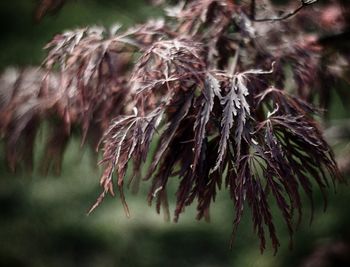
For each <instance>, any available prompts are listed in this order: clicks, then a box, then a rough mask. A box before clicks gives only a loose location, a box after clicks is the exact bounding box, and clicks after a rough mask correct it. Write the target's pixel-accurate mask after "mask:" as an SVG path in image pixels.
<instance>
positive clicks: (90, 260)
mask: <svg viewBox="0 0 350 267" xmlns="http://www.w3.org/2000/svg"><path fill="white" fill-rule="evenodd" d="M34 6H35V1H32V0H12V1H5V0H1V1H0V31H1V32H0V33H1V41H0V51H1V52H0V70H4V69H5V68H6V67H7V66H28V65H39V64H40V62H41V60H42V59H43V57H44V53H43V50H42V47H43V46H44V45H45V43H46V42H47V41H49V40H50V38H52V36H53V35H54V34H56V33H58V32H61V31H63V30H65V29H71V28H76V27H83V26H87V25H93V24H100V25H106V26H108V25H111V24H112V23H114V22H118V23H122V24H123V25H126V26H128V25H131V24H133V23H135V22H142V21H144V20H145V19H146V18H148V17H157V16H160V15H161V14H162V13H161V11H160V9H158V8H156V7H153V6H150V5H149V4H147V2H146V1H144V0H133V1H117V0H77V1H71V3H68V4H67V5H65V6H64V7H63V9H62V10H61V12H59V13H58V14H56V15H54V16H50V17H46V18H45V19H44V20H43V21H42V22H41V23H39V24H36V23H34V22H33V9H34ZM334 99H335V100H334V101H335V103H334V104H333V105H332V109H331V111H330V121H332V120H338V119H342V118H345V117H347V112H346V110H345V108H343V106H342V105H341V104H340V102H341V101H340V100H339V98H337V96H335V98H334ZM44 134H45V131H43V135H44ZM0 146H1V144H0ZM37 148H38V149H37V152H36V159H35V160H36V161H40V160H41V159H42V157H43V156H44V155H43V153H42V152H43V142H42V141H41V140H40V138H39V139H38V140H37ZM336 149H337V148H336ZM0 151H3V150H2V149H1V150H0ZM98 178H99V169H98V168H97V167H96V161H95V159H94V158H93V156H92V155H91V152H90V151H87V150H84V149H82V148H81V147H80V143H79V140H72V141H71V142H70V144H69V148H68V150H67V153H66V155H65V157H64V162H63V168H62V174H61V175H60V176H59V177H57V176H50V175H49V176H47V177H43V176H41V175H40V174H39V172H38V171H34V172H33V173H32V174H28V173H26V172H17V173H15V174H12V173H10V172H9V170H8V169H7V167H6V166H5V164H4V159H3V155H2V154H0V266H3V267H7V266H9V267H10V266H11V267H16V266H33V267H34V266H35V267H41V266H43V267H44V266H52V267H55V266H65V267H70V266H84V267H89V266H91V267H92V266H94V267H98V266H103V267H109V266H152V267H157V266H182V267H186V266H208V267H209V266H239V267H248V266H259V267H264V266H281V267H288V266H344V267H345V266H350V265H349V262H350V259H349V257H350V246H349V241H350V227H349V225H350V214H349V204H348V203H350V193H349V192H348V189H349V188H348V187H346V186H342V187H339V188H338V189H337V192H336V193H334V192H333V190H330V191H331V192H330V194H329V201H328V208H327V211H326V212H324V211H323V203H322V198H321V196H320V194H319V193H318V192H317V191H316V192H315V194H314V196H315V215H314V221H313V222H312V224H311V225H310V224H309V219H310V210H309V204H307V203H306V201H305V203H306V204H305V209H304V211H305V212H304V220H303V222H302V223H301V225H300V226H299V229H298V231H297V232H296V235H295V237H294V247H293V249H292V250H290V249H289V237H288V234H287V231H286V227H285V226H284V225H283V222H282V219H280V216H279V213H278V212H277V211H275V212H274V216H275V218H276V221H277V226H278V232H279V236H280V241H281V248H280V250H279V252H278V254H277V255H276V256H274V255H273V252H272V249H271V247H268V249H267V250H266V251H265V253H264V254H262V255H261V254H260V251H259V242H258V239H257V238H256V236H255V234H254V233H253V231H252V227H253V226H252V222H251V221H250V214H249V211H248V210H247V212H246V214H245V217H244V219H243V222H242V224H241V225H240V227H239V230H238V234H237V236H236V239H235V242H234V246H233V248H232V250H230V249H229V241H230V235H231V229H232V220H233V204H232V203H231V201H230V200H229V197H228V193H227V192H225V191H223V192H221V193H220V194H219V197H218V199H217V201H216V203H215V204H214V205H213V206H212V209H211V215H212V216H211V221H210V223H207V222H202V221H201V222H198V221H196V220H195V208H194V207H192V208H191V207H190V208H189V209H188V210H187V211H186V212H185V213H184V214H183V215H182V217H181V218H180V221H179V222H178V223H177V224H175V223H172V222H170V223H167V222H164V220H163V217H162V215H158V214H156V212H155V211H154V208H153V207H151V208H149V207H148V206H147V203H146V195H147V194H146V191H147V187H148V184H147V183H144V184H143V187H142V188H141V191H140V192H139V194H138V195H136V196H135V195H131V194H127V199H128V203H129V206H130V210H131V218H130V219H127V218H126V217H125V215H124V212H123V208H122V206H121V203H120V202H119V200H118V198H115V199H112V198H111V197H108V198H107V199H106V200H105V201H104V203H103V204H102V205H101V206H100V207H99V208H98V209H97V210H96V211H95V212H94V213H93V214H92V215H90V216H87V215H86V211H87V209H88V208H89V207H90V205H91V204H92V203H93V202H94V201H95V199H96V197H97V196H98V194H99V190H100V189H99V184H98ZM176 182H177V181H176V179H174V181H173V183H172V184H176ZM170 190H171V189H170ZM171 193H172V195H174V193H175V189H173V192H171ZM170 195H171V194H170ZM170 207H171V208H172V210H173V208H174V205H173V202H171V203H170ZM317 253H319V254H317ZM322 253H323V254H322ZM324 254H326V255H328V256H329V257H330V258H331V259H332V263H328V262H327V261H326V260H324V259H322V260H321V262H320V263H319V264H318V263H317V262H316V265H308V264H315V262H312V261H315V258H316V259H320V257H318V258H317V255H324ZM321 258H322V257H321Z"/></svg>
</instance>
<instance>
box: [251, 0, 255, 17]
mask: <svg viewBox="0 0 350 267" xmlns="http://www.w3.org/2000/svg"><path fill="white" fill-rule="evenodd" d="M255 9H256V2H255V0H252V1H251V4H250V19H251V20H253V21H254V20H255Z"/></svg>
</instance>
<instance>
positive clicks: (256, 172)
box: [0, 0, 350, 251]
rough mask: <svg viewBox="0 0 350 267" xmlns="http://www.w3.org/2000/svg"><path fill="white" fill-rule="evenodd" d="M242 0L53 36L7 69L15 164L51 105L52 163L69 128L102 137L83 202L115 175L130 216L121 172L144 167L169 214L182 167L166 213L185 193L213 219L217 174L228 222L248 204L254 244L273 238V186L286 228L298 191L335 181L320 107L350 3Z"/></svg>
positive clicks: (5, 93) (212, 1)
mask: <svg viewBox="0 0 350 267" xmlns="http://www.w3.org/2000/svg"><path fill="white" fill-rule="evenodd" d="M61 2H62V1H61ZM248 2H249V1H246V2H243V1H241V2H238V1H229V0H193V1H184V2H180V3H178V4H177V5H176V6H173V7H168V8H166V9H165V10H166V13H167V15H168V16H169V20H168V21H167V22H164V21H162V20H154V21H153V20H152V21H149V22H147V23H146V24H144V25H139V26H136V27H133V28H130V29H127V30H122V29H121V28H120V27H119V26H113V27H111V29H110V30H107V29H104V28H102V27H91V28H85V29H78V30H75V31H69V32H65V33H63V34H60V35H57V36H56V37H55V38H54V39H53V40H52V41H51V42H50V43H49V44H48V45H47V46H46V49H47V51H48V56H47V58H46V59H45V61H44V63H43V66H42V68H41V69H40V70H30V71H24V72H15V73H13V74H11V75H9V74H6V73H5V74H4V75H3V80H6V82H5V81H4V82H3V83H2V87H3V88H2V89H1V94H0V119H1V121H2V124H1V127H0V133H1V135H2V137H3V138H4V139H5V143H6V154H7V160H8V162H9V165H10V166H11V167H12V168H15V166H16V165H17V164H18V162H19V161H21V160H22V159H23V158H25V159H27V161H28V163H29V166H31V165H32V157H31V156H30V155H32V153H33V146H34V140H35V136H36V132H37V130H38V129H39V128H40V126H39V125H40V123H41V122H43V121H49V122H50V121H51V120H52V119H53V118H54V119H55V120H54V121H55V124H54V128H53V131H52V134H51V135H50V136H49V139H48V142H47V149H46V153H47V160H46V162H45V165H46V167H45V169H46V170H48V168H49V167H50V165H51V164H55V167H56V168H59V165H60V161H61V159H62V156H63V153H64V147H65V145H66V143H67V141H68V138H69V136H70V135H71V132H72V127H73V128H77V129H79V131H80V133H81V135H82V142H83V143H84V142H85V140H90V141H91V142H90V143H91V144H92V145H93V147H94V148H95V147H101V148H102V151H103V153H102V154H103V156H102V160H101V162H100V164H101V165H102V166H103V168H104V171H103V173H102V175H101V178H100V184H101V187H102V193H101V195H100V196H99V198H98V199H97V202H96V203H95V204H94V205H93V206H92V207H91V209H90V212H91V211H92V210H94V209H95V208H96V207H97V206H98V205H99V204H100V203H101V201H102V200H103V198H104V197H105V196H106V194H108V193H109V194H111V195H113V196H114V194H115V193H114V191H115V188H117V189H118V191H119V195H120V198H121V201H122V203H123V206H124V209H125V211H126V213H127V215H129V209H128V206H127V204H126V200H125V196H124V192H123V190H124V187H125V183H127V184H131V185H132V188H133V189H134V190H135V191H137V188H138V183H139V182H140V180H141V178H143V179H145V180H150V184H151V186H150V191H149V195H148V201H149V204H152V203H153V201H155V202H156V209H157V211H158V212H159V211H160V210H161V209H162V210H163V212H164V214H165V217H166V218H167V219H169V217H170V211H169V208H168V199H167V184H168V182H169V179H177V180H178V187H177V192H176V199H177V200H176V208H175V211H174V215H173V217H174V220H175V221H177V220H178V219H179V216H180V214H181V213H182V212H183V211H184V210H185V208H186V206H188V205H190V204H192V203H193V202H197V211H198V216H197V217H198V219H201V218H208V216H209V210H210V205H211V203H212V202H213V201H215V198H216V194H217V191H218V190H220V189H221V188H222V187H225V188H226V189H227V191H228V192H229V194H230V197H231V198H232V201H233V205H234V211H233V216H234V221H233V234H234V233H235V232H236V230H237V227H238V225H239V223H240V221H241V218H242V215H243V212H244V210H245V208H246V207H247V206H249V207H250V209H251V215H252V220H253V225H254V231H255V232H256V233H257V235H258V237H259V239H260V248H261V251H263V250H264V249H265V246H266V239H267V236H269V238H270V239H271V242H272V246H273V248H274V249H275V251H277V248H278V246H279V241H278V238H277V234H276V229H275V225H274V220H273V218H272V214H271V209H270V201H271V198H272V199H273V201H275V202H276V204H277V206H278V208H279V210H280V212H281V215H282V217H283V219H284V221H285V223H286V225H287V227H288V230H289V233H290V236H291V237H292V234H293V232H294V230H295V225H296V224H297V223H298V222H299V221H300V219H301V217H302V206H303V203H302V197H301V194H302V193H301V191H303V192H304V193H305V194H306V195H307V196H308V197H309V198H310V201H311V203H312V192H313V190H314V186H315V185H317V187H318V189H319V190H321V192H322V193H323V195H324V197H325V200H326V189H327V187H328V186H329V184H330V183H334V182H336V181H343V180H342V178H341V175H340V174H339V171H338V168H337V164H336V162H335V160H334V156H333V152H332V150H331V148H330V146H329V145H328V144H327V142H326V141H325V140H324V138H323V135H322V133H323V132H322V129H321V126H320V125H319V123H318V122H317V120H316V119H315V116H320V115H321V114H320V112H321V110H320V108H325V107H328V105H329V101H330V97H329V96H330V90H331V88H332V86H333V85H332V83H336V82H341V81H343V82H346V79H347V78H346V73H348V71H349V69H348V67H349V53H348V51H350V50H346V49H344V50H336V49H334V48H333V47H330V46H329V45H328V43H327V41H326V40H327V38H331V37H330V36H327V38H326V37H325V36H326V34H328V33H329V32H331V31H328V32H326V31H325V30H324V29H323V26H324V24H325V23H326V24H327V23H328V24H327V25H328V26H329V27H328V29H330V30H332V29H334V30H337V31H339V30H343V31H346V30H347V29H348V28H347V27H348V24H347V20H346V14H347V13H346V12H347V11H346V9H345V12H344V16H343V17H342V15H343V13H342V12H341V11H342V9H341V5H340V4H341V3H340V4H339V5H338V4H337V3H333V4H332V7H334V8H336V9H337V10H338V11H340V12H339V13H338V15H334V16H339V17H334V20H332V21H331V23H330V22H329V21H330V20H329V18H327V17H322V15H324V14H323V13H322V12H323V10H327V8H330V6H320V7H319V9H318V10H316V11H315V10H312V9H308V6H310V5H311V4H314V3H315V2H317V1H306V0H305V1H302V2H301V5H300V6H297V7H293V6H291V7H287V8H290V9H291V10H293V11H292V12H287V13H286V14H285V15H282V16H281V17H278V16H276V14H275V12H274V10H273V5H272V4H271V3H270V2H269V1H267V0H265V1H251V2H250V3H248ZM262 2H264V4H265V5H268V6H269V7H270V8H269V9H263V8H262V6H263V5H262ZM304 7H305V8H304ZM52 8H54V7H52ZM295 8H296V9H295ZM298 12H299V13H298ZM313 12H314V13H313ZM297 13H298V14H297ZM334 14H337V13H334ZM320 16H321V18H322V19H321V20H320V19H319V17H320ZM324 16H325V15H324ZM306 20H307V21H308V23H303V21H306ZM322 23H323V24H322ZM303 25H312V27H313V28H314V33H312V34H310V33H308V32H309V29H308V28H305V27H304V26H303ZM28 72H30V73H28ZM29 74H30V75H29ZM10 76H11V77H10ZM29 76H30V77H32V78H31V79H32V81H28V80H27V79H28V77H29ZM9 77H10V79H9ZM317 105H318V106H319V107H320V108H318V107H315V106H317ZM152 142H155V143H156V144H155V145H156V149H155V152H154V153H153V154H152V155H150V152H149V151H150V147H151V143H152ZM147 157H151V163H150V165H149V167H148V169H147V170H146V172H145V173H143V172H142V166H143V164H144V162H145V161H146V159H147ZM129 163H130V164H129ZM131 164H132V174H131V175H130V177H129V179H128V180H126V172H127V169H128V166H131ZM295 213H297V216H295ZM295 217H296V218H295Z"/></svg>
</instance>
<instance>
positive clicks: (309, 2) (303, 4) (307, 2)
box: [251, 0, 317, 22]
mask: <svg viewBox="0 0 350 267" xmlns="http://www.w3.org/2000/svg"><path fill="white" fill-rule="evenodd" d="M316 2H317V0H301V5H300V6H299V7H297V8H296V9H295V10H293V11H291V12H289V13H286V14H284V15H282V16H281V17H276V18H262V19H256V18H255V14H254V16H252V20H253V21H255V22H266V21H270V22H275V21H281V20H285V19H288V18H290V17H293V16H294V15H296V14H297V13H298V12H299V11H300V10H302V9H303V8H304V7H306V6H309V5H312V4H314V3H316ZM253 8H254V9H253ZM252 10H254V11H255V1H254V0H253V1H252V5H251V11H252Z"/></svg>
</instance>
